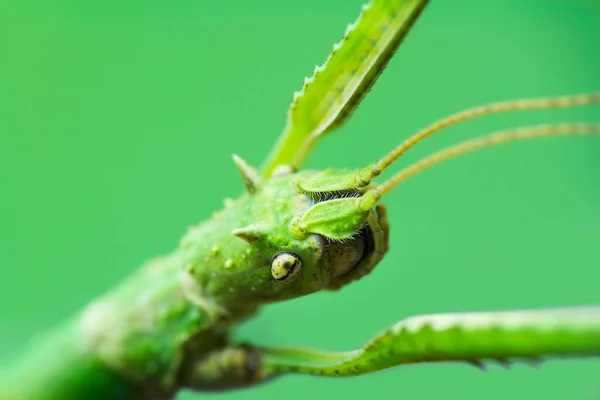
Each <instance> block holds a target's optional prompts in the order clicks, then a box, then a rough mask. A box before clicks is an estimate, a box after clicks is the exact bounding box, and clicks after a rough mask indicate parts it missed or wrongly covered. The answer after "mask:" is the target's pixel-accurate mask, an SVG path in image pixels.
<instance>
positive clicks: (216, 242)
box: [0, 0, 600, 400]
mask: <svg viewBox="0 0 600 400" xmlns="http://www.w3.org/2000/svg"><path fill="white" fill-rule="evenodd" d="M427 3H428V0H372V1H371V2H369V3H368V4H366V5H364V6H363V7H362V11H361V13H360V15H359V17H358V19H357V20H356V22H355V23H354V24H350V25H349V26H348V28H347V29H346V32H345V33H344V36H343V39H342V40H341V41H340V42H339V43H337V44H336V45H335V46H334V48H333V51H332V52H331V54H330V56H329V57H328V58H327V60H326V62H325V63H324V64H323V65H321V66H320V67H316V68H315V71H314V73H313V75H312V76H311V77H310V78H307V79H305V84H304V86H303V87H302V90H301V91H299V92H297V93H296V94H295V95H294V100H293V102H292V105H291V107H290V109H289V110H288V119H287V125H286V128H285V130H284V132H283V134H282V136H281V138H280V140H279V142H278V144H277V145H276V146H275V149H274V151H273V152H272V153H271V155H270V156H269V158H268V160H267V162H266V164H265V165H264V167H263V171H262V172H259V171H257V170H256V169H254V168H253V167H251V166H249V165H248V164H246V162H245V161H243V160H242V159H240V158H239V157H237V156H234V162H235V164H236V165H237V167H238V169H239V170H240V172H241V175H242V179H243V183H244V186H245V188H246V191H245V192H244V193H243V194H242V195H241V196H240V197H239V198H238V199H236V200H226V201H225V207H224V208H223V209H222V210H221V211H218V212H216V213H214V214H213V216H212V217H211V218H210V219H209V220H207V221H205V222H203V223H201V224H199V225H197V226H194V227H192V228H190V229H189V231H188V233H187V234H186V235H185V236H184V237H183V239H182V241H181V243H180V245H179V247H178V248H177V249H175V250H174V251H173V252H172V253H171V254H168V255H165V256H163V257H160V258H157V259H155V260H153V261H151V262H149V263H147V264H146V265H144V266H143V267H142V268H140V269H139V270H138V271H137V272H136V273H135V274H133V275H132V276H130V277H129V278H128V279H127V280H125V281H124V282H123V283H122V284H120V285H119V286H118V287H116V288H115V289H114V290H112V291H110V292H108V293H107V294H106V295H105V296H103V297H100V298H98V299H96V300H95V301H94V302H92V303H91V304H90V305H89V306H88V307H87V308H85V309H84V310H83V311H82V312H81V313H80V314H79V315H78V316H77V317H76V318H74V319H72V320H70V321H69V322H68V323H66V324H65V325H64V326H63V327H61V328H58V329H57V330H56V331H54V333H51V334H49V335H47V336H44V337H42V338H39V339H38V340H37V341H36V342H35V343H33V344H32V345H31V347H30V348H29V350H28V352H26V354H24V355H23V356H20V357H19V359H18V360H16V362H15V363H14V365H13V366H11V369H10V370H8V371H5V372H2V373H0V400H81V399H85V400H96V399H98V400H99V399H103V400H126V399H127V400H129V399H131V400H136V399H137V400H150V399H151V400H162V399H170V398H172V397H173V396H174V395H175V394H176V393H177V392H178V391H179V390H180V389H184V388H187V389H191V390H195V391H203V390H205V391H208V390H211V391H212V390H228V389H233V388H245V387H249V386H251V385H254V384H257V383H261V382H265V381H267V380H269V379H272V378H275V377H278V376H281V375H284V374H288V373H303V374H311V375H322V376H354V375H361V374H365V373H370V372H374V371H377V370H380V369H383V368H389V367H391V366H395V365H402V364H413V363H421V362H448V361H462V362H468V363H470V364H474V365H476V366H478V367H481V366H483V362H484V361H489V360H496V361H498V362H500V363H501V364H502V365H508V364H510V362H512V361H513V360H514V359H524V360H526V361H527V362H535V363H537V362H538V361H540V360H543V359H544V358H563V357H597V356H598V355H600V307H574V308H571V309H556V310H541V311H540V310H529V311H510V312H489V313H457V314H441V315H426V316H419V317H415V318H409V319H407V320H404V321H401V322H400V323H398V324H397V325H395V326H394V327H392V328H391V329H388V330H387V331H385V332H383V333H382V334H380V335H379V336H376V337H375V338H374V339H372V340H371V341H369V342H367V344H366V345H365V346H364V347H363V348H362V349H360V350H355V351H351V352H342V353H330V352H322V351H315V350H306V349H271V348H260V347H257V346H252V345H249V344H246V345H236V344H235V343H231V341H230V337H229V333H230V331H231V329H232V328H233V327H234V326H235V325H236V324H237V323H238V322H239V321H241V320H243V319H245V318H247V317H250V316H252V315H253V314H254V313H255V312H256V311H257V310H258V309H259V307H260V306H261V305H263V304H267V303H273V302H279V301H283V300H287V299H292V298H296V297H300V296H304V295H308V294H311V293H314V292H317V291H319V290H324V289H325V290H337V289H339V288H341V287H343V286H344V285H346V284H348V283H349V282H352V281H354V280H357V279H360V278H362V277H363V276H365V275H367V274H369V273H370V272H371V271H372V270H373V269H374V267H375V266H376V265H378V263H379V262H380V261H381V260H382V259H383V257H384V255H385V253H386V252H387V250H388V241H389V226H388V223H387V219H386V210H385V207H384V206H383V205H381V204H377V203H378V202H379V200H380V199H381V198H382V196H383V195H385V193H387V192H389V190H391V189H392V188H393V187H395V186H396V185H398V184H399V183H401V182H402V181H403V180H405V179H407V178H408V177H410V176H412V175H414V174H416V173H418V172H420V171H422V170H424V169H426V168H428V167H430V166H432V165H435V164H437V163H439V162H441V161H443V160H446V159H450V158H453V157H455V156H458V155H460V154H464V153H466V152H468V151H474V150H476V149H480V148H483V147H489V146H492V145H496V144H499V143H502V142H506V141H515V140H517V139H518V140H522V139H528V138H534V137H546V136H576V135H577V136H583V135H588V136H590V135H594V136H600V125H592V124H566V125H550V126H546V127H541V128H540V127H537V128H536V127H528V128H523V129H522V131H520V132H519V131H517V132H501V133H498V134H496V135H491V136H489V137H483V138H479V140H473V141H470V142H469V143H467V142H464V143H463V144H462V145H460V144H459V145H457V146H455V147H452V148H448V149H446V150H445V151H441V152H439V153H435V154H433V155H432V156H430V157H427V158H424V159H422V160H421V161H419V162H417V163H414V164H412V166H409V167H407V168H406V169H405V170H403V171H400V172H399V173H397V174H396V175H394V176H393V177H392V178H390V179H388V180H387V181H385V182H383V183H382V184H381V185H376V184H374V183H372V180H373V179H374V178H376V177H377V176H378V175H379V174H380V173H381V172H383V170H385V169H386V168H388V167H389V166H390V165H391V164H392V163H393V162H394V161H395V160H396V159H397V158H398V157H399V156H400V155H401V154H402V153H404V152H405V151H406V150H408V149H409V148H410V147H412V146H413V145H414V144H416V143H417V142H419V141H420V140H422V139H424V138H425V137H426V136H429V135H431V134H433V133H435V132H437V131H439V130H440V129H442V128H443V127H445V126H449V125H452V124H456V123H458V122H461V121H465V120H467V119H472V118H475V117H477V116H482V115H485V114H492V113H499V112H506V111H511V110H512V111H514V110H525V109H536V108H561V107H572V106H584V105H588V104H597V103H600V93H596V94H588V95H580V96H565V97H560V98H553V99H551V98H550V99H540V100H537V101H536V100H523V101H520V102H505V103H498V104H492V105H488V106H483V107H480V108H477V109H473V110H466V111H465V112H463V113H458V114H455V115H452V116H450V117H448V118H446V119H444V120H442V121H440V122H438V123H436V124H433V125H431V126H430V127H428V128H427V129H425V130H423V131H420V132H418V133H417V134H415V135H413V136H411V137H410V138H408V139H407V140H406V141H405V142H404V143H403V144H401V145H400V146H398V147H397V148H396V149H394V150H393V151H392V152H391V153H389V154H388V155H386V156H385V157H384V158H383V159H381V160H380V161H379V162H377V163H375V164H371V165H369V166H367V167H366V168H364V169H361V170H353V171H340V170H325V171H300V172H297V171H298V170H299V169H300V167H301V164H302V162H303V161H304V159H305V158H306V156H307V155H308V153H309V151H310V150H311V149H312V147H313V146H314V145H315V143H316V142H317V141H318V140H320V139H321V138H322V137H324V136H325V135H327V134H329V133H330V132H332V131H334V130H336V129H337V128H339V127H340V126H341V125H342V124H343V123H344V122H345V121H346V120H347V119H348V118H349V117H350V115H351V114H352V112H353V111H355V109H356V107H357V105H358V104H359V102H360V101H361V100H362V99H363V97H364V96H365V94H366V93H367V91H368V89H369V88H371V86H372V85H373V83H374V82H375V80H376V79H377V77H378V76H379V74H380V73H381V72H382V70H383V68H384V67H385V65H386V63H387V61H389V59H390V58H391V57H392V55H393V53H394V52H395V50H396V48H397V47H398V45H399V44H400V43H401V42H402V40H403V39H404V38H405V36H406V35H407V33H408V32H409V30H410V28H411V27H412V25H413V24H414V23H415V21H416V20H417V18H418V17H419V16H420V15H421V13H422V11H423V10H424V8H425V6H426V5H427ZM202 173H211V171H202ZM212 173H214V172H212ZM223 179H228V177H223Z"/></svg>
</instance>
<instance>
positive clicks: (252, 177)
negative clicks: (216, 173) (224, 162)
mask: <svg viewBox="0 0 600 400" xmlns="http://www.w3.org/2000/svg"><path fill="white" fill-rule="evenodd" d="M232 158H233V162H234V163H235V165H236V166H237V167H238V169H239V170H240V174H241V175H242V180H243V182H244V186H245V187H246V189H247V190H248V192H249V193H254V192H256V190H257V189H258V188H260V186H261V185H262V183H263V178H262V176H261V175H260V173H259V172H258V170H257V169H256V168H254V167H253V166H251V165H250V164H248V163H247V162H246V161H245V160H244V159H243V158H241V157H240V156H238V155H237V154H233V155H232Z"/></svg>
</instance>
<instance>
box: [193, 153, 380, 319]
mask: <svg viewBox="0 0 600 400" xmlns="http://www.w3.org/2000/svg"><path fill="white" fill-rule="evenodd" d="M234 161H235V163H236V165H237V166H238V168H239V170H240V172H241V174H242V178H243V182H244V185H245V187H246V191H245V193H243V194H242V196H240V197H239V198H238V199H237V200H229V201H226V205H225V208H224V209H223V210H222V211H219V212H217V213H215V214H214V215H213V218H212V219H211V220H209V221H207V222H205V223H203V224H201V225H199V226H197V227H194V228H192V229H191V230H190V232H189V233H188V235H187V236H186V237H185V238H184V240H183V241H182V244H181V250H182V254H183V257H184V265H185V268H186V271H187V273H189V274H190V276H191V277H193V279H194V281H195V282H197V284H198V285H197V287H198V288H202V289H201V290H202V293H201V296H203V297H205V298H207V299H208V300H210V301H214V302H215V303H216V304H219V305H224V306H226V307H228V308H235V307H242V308H244V307H255V306H258V305H260V304H263V303H270V302H276V301H282V300H286V299H290V298H295V297H300V296H303V295H306V294H310V293H314V292H316V291H319V290H321V289H338V288H340V287H341V286H343V285H345V284H346V283H348V282H350V281H352V280H354V279H357V278H358V277H360V276H362V275H364V273H362V272H360V271H359V270H360V269H361V268H362V267H363V265H364V260H365V259H367V258H369V257H368V256H369V255H370V253H371V252H372V251H373V239H372V237H371V236H372V235H371V232H370V231H369V229H368V228H364V229H361V230H357V231H356V232H354V235H353V237H349V238H346V239H345V240H343V241H340V240H332V238H330V237H327V236H326V235H323V234H317V233H308V234H303V235H297V234H296V235H295V234H294V223H295V222H296V221H298V220H299V219H301V218H302V217H303V216H305V215H306V214H307V211H308V210H310V209H312V208H313V207H314V205H315V203H316V202H318V200H317V199H315V196H309V195H307V194H305V192H304V191H303V190H301V189H300V188H299V187H298V185H297V182H298V179H299V178H306V177H308V176H312V175H313V174H315V173H316V172H311V171H303V172H294V173H288V174H283V175H280V176H274V177H272V178H269V179H264V178H262V177H261V176H260V174H259V173H258V172H257V171H256V170H255V169H254V168H252V167H250V166H249V165H248V164H246V163H245V162H244V161H243V160H242V159H240V158H239V157H237V156H234ZM335 239H337V238H335ZM199 290H200V289H199Z"/></svg>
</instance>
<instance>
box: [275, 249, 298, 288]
mask: <svg viewBox="0 0 600 400" xmlns="http://www.w3.org/2000/svg"><path fill="white" fill-rule="evenodd" d="M301 274H302V260H301V259H300V257H298V256H297V255H295V254H292V253H279V254H277V255H276V256H275V257H273V259H272V260H271V275H273V278H275V279H276V280H278V281H286V282H290V281H293V280H294V279H296V278H297V277H299V276H300V275H301Z"/></svg>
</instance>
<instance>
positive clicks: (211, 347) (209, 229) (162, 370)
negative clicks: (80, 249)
mask: <svg viewBox="0 0 600 400" xmlns="http://www.w3.org/2000/svg"><path fill="white" fill-rule="evenodd" d="M309 174H311V173H310V172H308V173H307V172H303V173H298V174H294V175H288V176H284V177H275V178H271V179H269V180H267V181H265V183H264V185H262V186H261V188H260V189H259V190H256V191H254V192H252V193H244V194H243V195H242V196H241V197H240V198H238V199H237V200H228V201H226V205H225V208H224V209H223V210H221V211H218V212H216V213H215V214H214V215H213V217H212V218H211V219H210V220H207V221H205V222H203V223H201V224H199V225H197V226H194V227H192V228H190V230H189V232H188V233H187V235H185V236H184V238H183V240H182V241H181V243H180V246H179V248H178V249H177V250H176V251H174V252H173V253H172V254H170V255H167V256H164V257H161V258H158V259H156V260H153V261H151V262H149V263H148V264H147V265H145V266H143V267H142V268H141V269H140V270H139V271H138V272H137V273H136V274H134V275H133V276H131V277H129V278H128V279H127V280H126V281H125V282H123V283H122V284H121V285H119V286H118V287H117V288H115V289H114V290H112V291H111V292H109V293H108V294H106V295H105V296H103V297H101V298H99V299H97V300H96V301H94V302H93V303H92V304H90V305H89V306H88V307H87V308H86V309H85V310H84V311H83V312H82V313H81V315H80V316H79V317H78V318H77V319H75V320H74V321H73V322H71V323H70V324H69V325H68V326H67V327H66V328H64V329H62V330H58V331H57V332H56V333H54V334H52V335H50V336H48V337H47V338H45V339H44V340H41V341H40V342H39V343H37V345H39V346H37V345H36V344H34V346H33V347H32V349H31V354H30V355H29V356H27V357H25V358H22V359H21V360H19V363H20V364H21V365H19V366H16V367H15V369H14V371H12V373H11V375H10V376H6V378H7V379H5V381H6V386H2V385H0V399H2V400H9V399H11V400H12V399H15V400H16V399H20V400H41V399H44V400H46V399H48V400H50V399H52V400H59V399H61V400H69V399H81V398H86V399H93V398H95V397H94V396H99V397H98V398H102V399H131V398H140V399H141V398H152V399H157V398H169V397H170V396H172V395H173V394H174V393H175V392H176V391H177V390H178V389H180V388H181V387H184V386H186V385H188V382H187V374H188V370H189V368H188V367H189V366H191V365H193V364H196V363H198V362H199V361H201V360H202V359H203V358H206V357H207V356H208V355H209V354H210V353H211V352H212V351H216V350H219V349H222V348H224V347H225V346H227V345H228V331H229V329H230V327H231V326H232V325H233V324H235V323H236V322H239V321H240V320H241V319H243V318H245V317H248V316H249V315H251V314H253V313H254V312H255V311H256V309H257V307H258V306H260V305H261V304H265V303H269V302H273V301H279V300H283V299H286V298H293V297H297V296H300V295H303V294H307V293H312V292H315V291H318V290H320V289H323V288H325V287H327V286H328V285H329V284H330V283H332V274H331V271H332V270H331V263H330V259H329V258H328V257H324V248H325V246H324V241H323V239H322V238H320V237H319V236H317V235H311V236H309V237H308V238H306V239H303V240H297V239H294V238H293V237H292V236H291V235H290V233H289V231H288V229H287V227H288V225H289V223H290V222H291V220H292V218H294V217H297V216H301V215H302V214H303V213H304V212H305V211H306V210H307V209H308V208H309V207H310V206H311V205H312V204H313V202H312V200H311V199H310V198H309V197H308V196H306V195H304V194H301V193H298V190H297V189H296V186H295V184H294V181H295V179H297V178H298V177H299V176H307V175H309ZM254 221H260V225H253V223H254ZM244 226H252V227H253V228H254V229H255V230H254V232H255V233H256V234H260V235H264V236H263V237H262V239H261V240H260V241H259V243H255V244H252V245H251V244H250V243H248V242H247V241H245V240H242V239H240V238H239V237H237V236H234V235H233V234H232V231H235V230H236V229H239V228H241V227H244ZM286 250H289V251H293V252H294V253H295V254H298V255H300V256H301V257H302V259H303V262H304V265H303V275H304V276H305V277H307V278H306V279H299V280H295V281H294V282H291V283H287V282H274V279H273V278H272V275H271V259H272V258H273V256H274V255H275V254H277V253H280V252H281V251H286ZM47 341H52V342H53V343H56V344H57V345H53V346H52V347H51V353H48V351H47V350H43V351H42V349H45V348H46V346H44V344H45V343H46V342H47ZM58 344H60V345H58ZM48 363H52V364H53V365H54V366H53V368H48V367H47V365H48ZM37 366H39V367H37ZM20 371H22V372H20ZM19 374H21V375H22V376H19ZM31 382H36V383H35V385H32V384H31ZM210 384H211V383H210V382H206V385H207V389H210ZM17 385H20V386H17ZM194 386H195V389H202V387H201V386H202V382H198V378H197V377H195V382H194ZM100 388H102V389H101V390H100ZM30 389H31V391H29V390H30ZM7 393H8V394H7Z"/></svg>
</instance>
